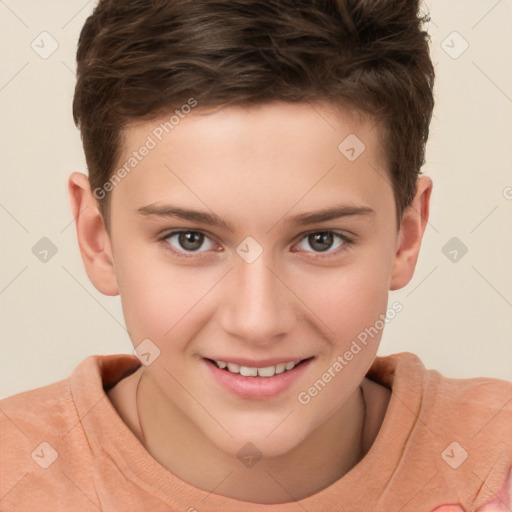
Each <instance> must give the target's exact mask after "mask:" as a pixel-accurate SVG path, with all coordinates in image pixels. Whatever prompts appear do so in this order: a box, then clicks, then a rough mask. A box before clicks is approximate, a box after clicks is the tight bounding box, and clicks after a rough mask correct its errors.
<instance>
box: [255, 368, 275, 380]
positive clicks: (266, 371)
mask: <svg viewBox="0 0 512 512" xmlns="http://www.w3.org/2000/svg"><path fill="white" fill-rule="evenodd" d="M274 373H276V367H275V366H266V367H265V368H258V375H259V376H260V377H273V376H274Z"/></svg>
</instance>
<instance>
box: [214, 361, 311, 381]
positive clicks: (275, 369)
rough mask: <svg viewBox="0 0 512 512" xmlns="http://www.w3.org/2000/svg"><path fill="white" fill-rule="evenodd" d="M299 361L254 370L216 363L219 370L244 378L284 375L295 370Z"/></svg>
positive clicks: (220, 362)
mask: <svg viewBox="0 0 512 512" xmlns="http://www.w3.org/2000/svg"><path fill="white" fill-rule="evenodd" d="M300 361H301V359H299V360H298V361H290V362H288V363H279V364H277V365H275V366H266V367H265V368H252V367H249V366H240V365H239V364H236V363H226V362H225V361H215V363H216V364H217V366H218V367H219V368H223V369H224V368H227V369H228V371H230V372H231V373H239V374H240V375H243V376H244V377H256V376H259V377H273V376H274V375H276V374H280V373H283V372H285V371H287V370H291V369H292V368H295V366H297V364H299V363H300Z"/></svg>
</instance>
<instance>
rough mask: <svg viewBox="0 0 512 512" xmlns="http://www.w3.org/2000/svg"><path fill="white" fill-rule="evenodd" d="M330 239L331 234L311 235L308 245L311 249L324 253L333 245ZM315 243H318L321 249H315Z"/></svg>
mask: <svg viewBox="0 0 512 512" xmlns="http://www.w3.org/2000/svg"><path fill="white" fill-rule="evenodd" d="M332 238H333V234H332V233H330V232H328V231H326V232H322V233H314V234H313V235H309V237H308V242H309V243H310V245H311V247H313V249H315V250H318V251H326V250H328V249H329V247H331V245H332V243H333V240H332ZM312 240H313V243H312ZM317 242H318V243H320V245H321V247H315V244H316V243H317Z"/></svg>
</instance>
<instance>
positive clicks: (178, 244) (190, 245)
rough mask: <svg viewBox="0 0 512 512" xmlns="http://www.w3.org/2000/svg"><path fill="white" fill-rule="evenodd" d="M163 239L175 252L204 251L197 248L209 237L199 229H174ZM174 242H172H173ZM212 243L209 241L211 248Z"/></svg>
mask: <svg viewBox="0 0 512 512" xmlns="http://www.w3.org/2000/svg"><path fill="white" fill-rule="evenodd" d="M164 240H165V241H166V242H167V243H168V244H169V245H170V246H171V247H172V249H173V250H174V251H175V252H181V253H186V252H200V253H202V252H205V251H200V250H199V249H200V248H201V247H202V246H203V245H204V242H205V240H209V238H208V237H207V236H206V235H205V234H204V233H201V232H200V231H174V232H172V233H170V234H169V235H167V236H166V237H165V238H164ZM173 242H174V243H173ZM212 246H213V244H212V243H211V241H210V247H207V248H206V249H207V250H208V249H211V248H212Z"/></svg>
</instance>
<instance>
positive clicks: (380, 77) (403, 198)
mask: <svg viewBox="0 0 512 512" xmlns="http://www.w3.org/2000/svg"><path fill="white" fill-rule="evenodd" d="M420 14H421V13H420V11H419V6H418V0H215V1H212V0H100V1H99V3H98V5H97V6H96V8H95V9H94V12H93V13H92V14H91V15H90V16H89V17H88V18H87V20H86V22H85V25H84V27H83V28H82V31H81V34H80V38H79V42H78V50H77V83H76V88H75V95H74V99H73V117H74V120H75V124H76V125H77V126H78V127H79V128H80V131H81V136H82V141H83V146H84V152H85V157H86V162H87V166H88V170H89V181H90V184H91V188H92V189H96V188H98V187H102V186H103V185H104V183H105V182H107V180H108V179H109V178H110V176H111V175H112V173H113V172H114V170H115V166H116V165H117V163H118V160H119V156H120V151H121V141H122V132H123V129H124V128H125V127H126V126H127V125H128V123H129V122H130V121H133V120H137V119H140V120H149V119H154V118H156V117H158V116H161V115H163V114H165V113H168V112H171V111H172V109H173V108H175V107H176V106H179V105H180V104H182V103H186V102H187V99H189V98H190V97H194V98H195V99H196V100H197V102H198V104H199V105H200V106H201V107H216V106H223V105H226V106H227V105H235V104H236V105H246V106H249V105H255V104H262V103H266V102H270V101H272V100H283V101H290V102H309V101H315V100H320V101H325V100H326V101H328V102H333V103H335V104H338V105H341V106H344V107H350V108H354V109H356V110H357V111H359V112H362V113H365V114H367V115H370V116H371V117H372V118H373V119H375V120H376V121H378V122H379V123H380V125H381V143H382V147H383V149H384V154H385V155H386V157H387V162H386V163H387V168H388V169H389V173H390V176H391V181H392V185H393V191H394V197H395V203H396V210H397V218H398V220H400V219H401V216H402V213H403V210H404V208H405V207H406V206H407V205H408V204H409V203H410V201H411V200H412V198H413V197H414V193H415V189H416V179H417V177H418V175H419V174H420V172H421V166H422V165H423V164H424V163H425V145H426V142H427V138H428V133H429V125H430V120H431V117H432V110H433V107H434V98H433V85H434V68H433V65H432V62H431V59H430V55H429V47H428V42H429V36H428V33H427V32H426V31H424V30H423V29H422V24H423V23H424V22H425V21H428V20H429V18H428V16H420ZM340 142H341V141H340ZM109 196H110V194H109V195H108V196H107V197H106V198H105V199H102V200H101V201H99V208H100V211H101V213H102V215H103V218H104V220H105V224H106V226H107V229H108V217H109V212H108V202H107V201H106V200H108V197H109Z"/></svg>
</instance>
